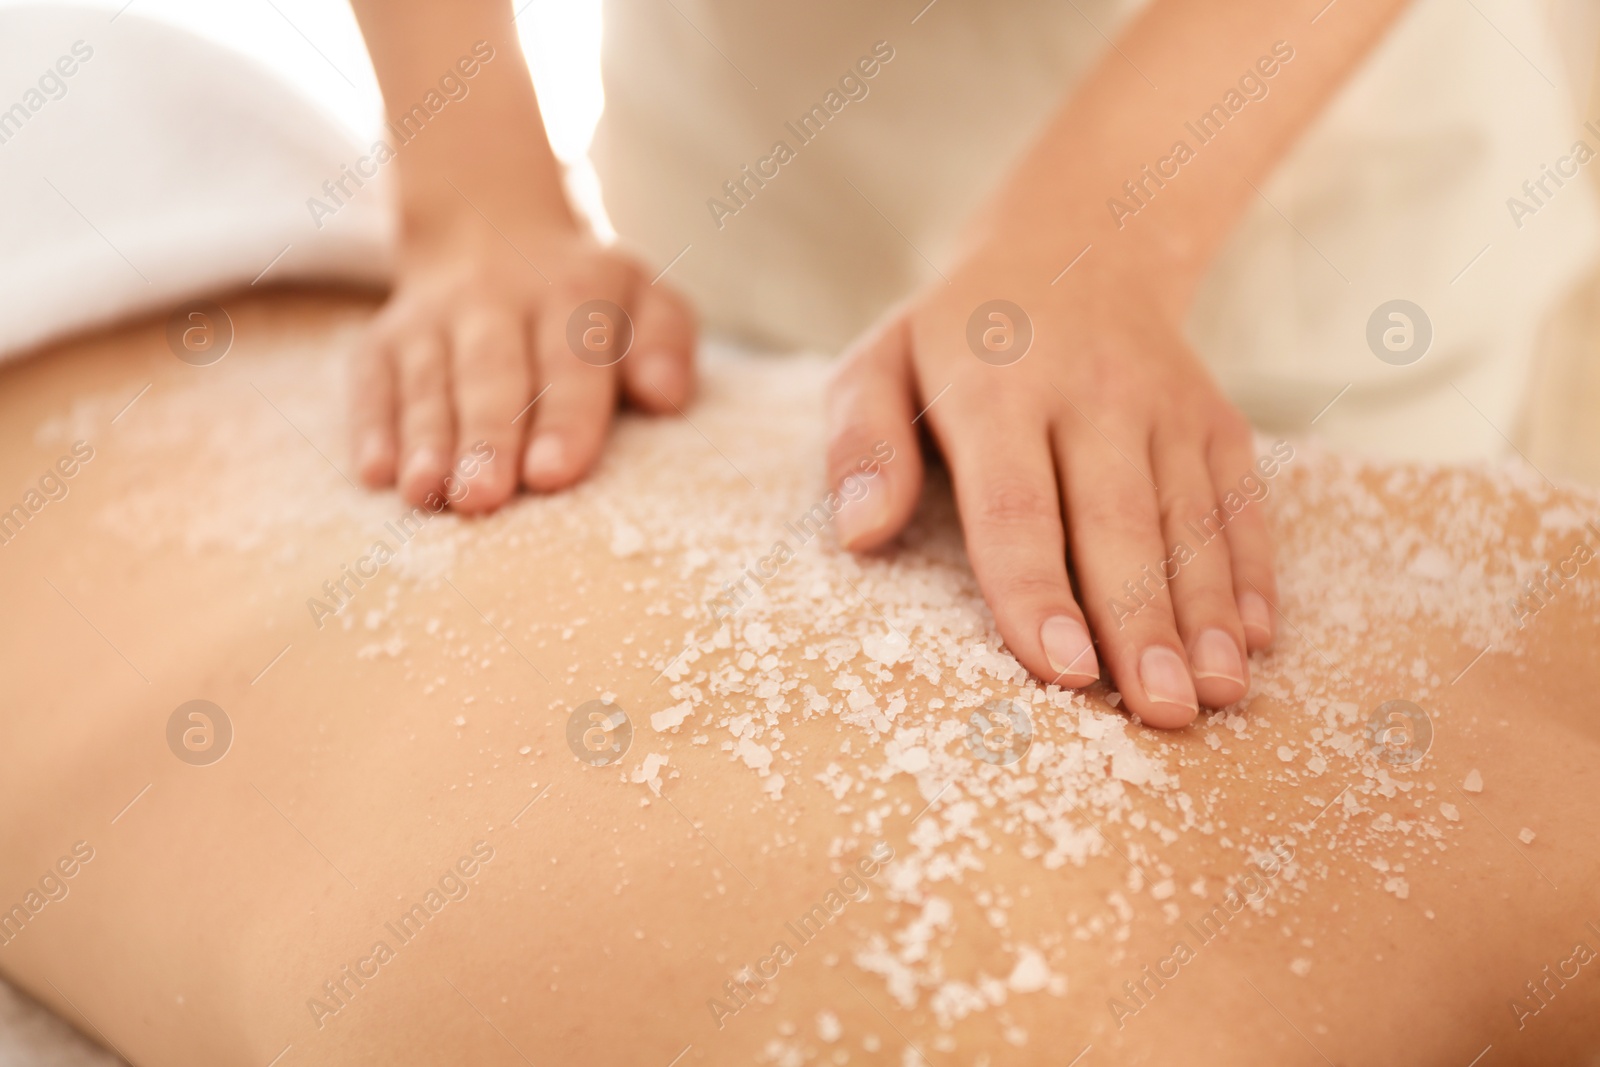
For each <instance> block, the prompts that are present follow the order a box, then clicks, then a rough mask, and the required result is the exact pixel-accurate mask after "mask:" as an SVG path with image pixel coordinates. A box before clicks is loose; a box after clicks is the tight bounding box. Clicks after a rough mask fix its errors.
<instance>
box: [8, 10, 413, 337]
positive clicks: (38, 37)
mask: <svg viewBox="0 0 1600 1067" xmlns="http://www.w3.org/2000/svg"><path fill="white" fill-rule="evenodd" d="M368 151H369V149H368V147H367V146H363V145H361V144H360V143H358V142H357V141H355V140H353V139H352V138H351V137H350V136H349V135H348V134H347V133H346V132H345V131H344V130H343V129H342V128H341V127H340V126H339V125H338V124H337V123H335V122H334V121H332V119H331V118H329V117H328V116H327V115H326V114H325V113H324V112H322V111H321V110H320V109H319V108H318V107H317V106H316V105H315V104H313V103H311V102H310V101H308V100H306V99H305V98H303V97H302V96H300V95H299V94H297V93H296V92H295V90H293V89H292V88H290V87H289V86H288V85H287V84H285V83H284V82H282V81H281V80H279V79H278V78H277V77H276V76H274V75H273V74H272V73H271V72H269V71H267V70H265V69H264V68H262V67H260V66H258V65H257V64H256V63H254V62H253V61H251V60H250V59H248V58H246V57H244V56H241V55H238V54H236V53H234V52H231V51H229V50H228V49H225V48H223V47H221V46H219V45H217V44H214V43H212V42H210V41H207V40H205V39H203V38H200V37H197V36H194V35H192V34H190V33H187V32H185V31H183V30H181V29H178V28H176V27H173V26H170V25H167V24H164V23H159V22H153V21H150V20H148V19H142V18H140V17H139V16H138V15H137V14H135V13H132V12H124V13H122V14H117V13H116V12H114V11H107V10H104V9H91V8H83V7H76V6H69V5H62V4H49V5H43V4H40V5H30V6H23V7H7V8H0V204H3V205H4V209H3V211H0V360H3V359H6V358H8V357H12V356H15V355H17V354H19V353H22V352H25V351H27V350H29V349H31V348H34V347H36V346H38V345H41V344H44V343H46V342H49V341H51V340H53V339H55V338H58V337H61V336H64V335H66V334H69V333H73V332H77V331H80V330H83V329H86V328H88V327H92V326H96V325H100V324H102V323H105V322H109V321H112V320H115V319H118V318H123V317H127V316H132V315H137V314H140V313H144V312H148V311H151V310H155V309H159V308H164V307H168V306H172V305H175V304H177V303H178V302H180V301H182V300H183V299H185V298H187V297H192V296H198V295H201V294H206V293H221V292H224V291H226V290H229V289H235V288H241V287H247V286H249V285H251V284H252V283H259V284H266V283H267V282H282V281H289V280H301V281H308V280H329V281H347V282H356V283H367V284H377V283H382V282H383V281H385V280H386V279H387V277H388V274H389V267H390V260H391V251H392V247H393V211H392V189H393V180H394V179H393V175H392V174H391V173H389V172H388V170H387V169H385V168H379V169H378V174H377V176H376V177H375V178H372V179H369V180H366V181H365V184H364V185H363V186H362V187H361V188H359V189H355V188H354V187H353V186H352V185H350V184H348V181H347V184H346V188H347V189H350V190H353V194H354V195H352V196H350V197H344V196H340V197H339V200H341V201H342V204H341V206H340V207H339V209H338V210H337V212H336V213H335V214H333V215H331V216H329V215H327V214H325V213H322V212H319V213H318V214H320V215H321V217H320V219H319V218H317V217H314V215H313V212H312V211H311V210H310V207H309V206H308V201H310V200H311V199H312V198H317V199H320V200H321V202H322V203H323V204H325V205H326V204H329V203H331V202H333V201H332V200H331V199H330V197H329V196H328V194H327V193H326V192H325V190H324V187H323V185H324V183H325V182H327V181H330V180H338V179H339V178H340V177H341V175H342V170H341V168H343V167H349V166H351V165H353V164H354V163H355V162H356V161H357V160H358V159H360V158H361V157H363V156H365V155H367V154H368ZM319 222H320V225H319Z"/></svg>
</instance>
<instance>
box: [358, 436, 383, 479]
mask: <svg viewBox="0 0 1600 1067" xmlns="http://www.w3.org/2000/svg"><path fill="white" fill-rule="evenodd" d="M387 451H388V450H387V449H385V448H384V445H383V438H382V437H380V436H378V435H377V434H368V435H367V436H366V437H365V438H364V439H363V440H362V442H361V450H360V451H359V452H358V453H357V455H356V470H358V471H360V472H361V474H362V475H363V476H364V477H371V475H372V473H373V472H374V471H376V470H377V469H378V468H380V467H381V466H383V461H384V458H385V454H386V453H387Z"/></svg>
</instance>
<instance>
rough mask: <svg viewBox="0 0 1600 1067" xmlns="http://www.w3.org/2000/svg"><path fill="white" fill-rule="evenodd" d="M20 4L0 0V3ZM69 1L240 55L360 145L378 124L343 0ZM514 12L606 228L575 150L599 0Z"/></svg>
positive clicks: (592, 65)
mask: <svg viewBox="0 0 1600 1067" xmlns="http://www.w3.org/2000/svg"><path fill="white" fill-rule="evenodd" d="M22 2H25V0H0V7H10V6H15V5H17V4H19V3H22ZM35 2H36V0H35ZM63 2H66V0H63ZM70 2H71V3H72V4H73V6H82V7H93V8H103V9H105V10H107V11H109V12H111V13H112V14H117V13H118V12H119V11H121V12H122V13H123V15H122V16H119V17H123V16H126V15H138V16H140V17H143V18H148V19H157V20H160V21H162V22H168V23H171V24H173V25H177V26H181V27H183V28H184V29H187V30H189V31H190V32H192V33H195V34H197V35H199V36H201V37H205V38H208V39H210V40H213V41H216V42H217V43H219V44H222V45H224V46H226V47H228V48H231V49H233V50H235V51H237V52H240V53H243V54H244V55H246V56H249V57H250V58H251V59H253V60H255V61H256V62H257V63H260V64H261V65H262V66H265V67H267V68H269V69H271V70H272V71H273V72H274V73H276V74H277V75H278V76H279V77H280V78H282V79H283V80H284V81H286V82H288V83H289V84H291V85H292V86H294V87H295V89H297V90H298V91H299V92H300V93H301V94H302V95H303V96H305V97H307V98H308V99H310V100H312V101H314V102H315V103H316V104H318V105H319V106H320V107H321V108H322V109H323V110H325V111H326V112H327V113H328V114H329V115H330V116H332V117H333V118H334V119H335V120H337V121H338V122H339V124H340V125H342V126H344V127H345V128H346V129H348V130H349V131H350V132H351V134H353V135H354V136H355V137H356V138H357V139H358V140H360V141H361V142H362V143H363V144H365V143H367V142H368V141H370V140H371V139H372V138H374V137H376V136H377V135H378V130H379V127H380V126H382V124H383V117H382V115H383V112H382V98H381V97H380V95H379V93H378V79H377V76H376V75H375V74H374V73H373V70H372V63H371V62H370V61H369V60H368V59H367V50H366V46H365V45H364V44H363V43H362V40H361V29H360V27H359V26H358V25H357V24H356V17H355V13H354V12H353V11H351V10H350V5H349V3H347V2H345V0H131V2H130V0H70ZM441 2H448V0H441ZM516 11H517V33H518V36H519V37H520V38H521V40H522V49H523V51H524V52H525V53H526V54H527V57H528V65H529V67H530V68H531V69H532V71H533V80H534V85H535V87H536V89H537V91H538V93H539V105H540V109H541V111H542V112H543V113H544V120H545V127H546V129H547V130H548V131H549V135H550V143H551V147H552V148H554V149H555V153H556V155H557V156H558V157H559V158H560V159H561V161H562V162H563V163H565V164H567V166H568V167H569V168H570V171H569V183H570V185H571V187H572V193H573V195H574V197H575V198H576V199H577V200H578V202H579V207H580V208H581V209H583V210H584V211H585V212H586V213H588V214H589V215H590V217H591V218H593V219H594V220H595V221H596V223H597V225H598V226H599V227H600V229H601V230H602V232H603V233H606V234H607V235H609V229H610V227H609V226H608V225H607V224H606V223H605V221H604V212H603V211H602V210H601V209H600V206H599V188H598V185H597V183H596V182H595V179H594V172H593V170H592V169H591V168H590V167H589V164H588V160H587V157H586V155H585V153H586V152H587V151H588V148H589V140H590V138H591V137H592V136H593V134H594V127H595V123H596V122H597V121H599V118H600V109H601V107H602V106H603V105H604V102H605V97H604V94H603V92H602V90H601V88H600V0H520V2H519V3H518V5H517V8H516Z"/></svg>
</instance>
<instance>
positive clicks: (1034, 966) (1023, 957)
mask: <svg viewBox="0 0 1600 1067" xmlns="http://www.w3.org/2000/svg"><path fill="white" fill-rule="evenodd" d="M1049 984H1050V965H1049V964H1048V963H1046V962H1045V961H1044V956H1042V955H1040V953H1039V951H1038V950H1037V949H1034V948H1030V947H1028V946H1027V945H1024V946H1023V947H1022V948H1020V949H1018V950H1017V963H1016V966H1014V967H1012V968H1011V974H1010V976H1009V977H1007V978H1006V988H1007V989H1009V990H1011V992H1013V993H1037V992H1038V991H1039V990H1041V989H1043V988H1044V987H1045V986H1047V985H1049Z"/></svg>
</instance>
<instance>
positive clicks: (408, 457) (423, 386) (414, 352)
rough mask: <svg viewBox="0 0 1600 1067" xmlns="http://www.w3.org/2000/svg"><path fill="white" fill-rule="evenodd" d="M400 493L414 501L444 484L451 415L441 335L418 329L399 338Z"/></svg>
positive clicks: (452, 436)
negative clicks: (418, 330) (403, 337)
mask: <svg viewBox="0 0 1600 1067" xmlns="http://www.w3.org/2000/svg"><path fill="white" fill-rule="evenodd" d="M399 355H400V420H399V421H400V455H401V457H402V459H401V461H400V495H401V496H403V497H405V499H406V500H408V501H410V502H411V503H413V504H420V503H422V502H423V499H424V498H425V497H426V496H427V495H428V494H429V493H433V492H438V491H439V490H440V489H442V488H443V487H444V476H445V472H446V471H448V470H449V468H450V458H449V457H450V447H451V442H452V441H453V440H454V439H455V421H454V417H453V416H452V414H451V411H450V367H449V363H448V357H447V356H446V354H445V346H444V340H443V339H442V338H440V337H438V336H437V335H435V334H432V333H419V334H417V335H415V336H412V337H409V338H407V339H406V340H404V341H401V342H400V344H399Z"/></svg>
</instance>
